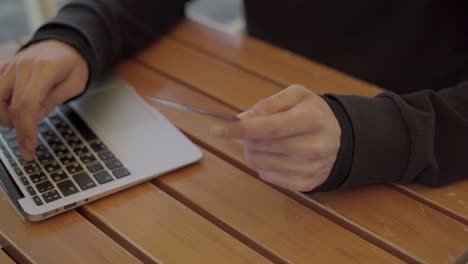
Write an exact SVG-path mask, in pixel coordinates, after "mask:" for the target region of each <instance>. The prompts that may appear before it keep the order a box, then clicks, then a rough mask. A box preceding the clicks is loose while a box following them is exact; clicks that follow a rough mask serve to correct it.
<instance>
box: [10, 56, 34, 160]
mask: <svg viewBox="0 0 468 264" xmlns="http://www.w3.org/2000/svg"><path fill="white" fill-rule="evenodd" d="M31 70H32V68H31V65H30V64H26V63H17V64H15V65H14V71H15V72H14V75H15V87H14V89H13V93H12V97H11V113H10V118H11V121H12V123H13V126H14V128H15V130H16V139H17V141H18V144H19V146H20V148H21V150H22V152H24V151H25V150H26V147H25V145H24V140H23V137H22V134H21V133H19V132H20V131H21V130H22V129H21V118H22V113H21V107H22V106H21V105H20V103H21V97H22V95H23V93H24V90H25V89H26V86H27V84H28V82H29V79H30V76H31Z"/></svg>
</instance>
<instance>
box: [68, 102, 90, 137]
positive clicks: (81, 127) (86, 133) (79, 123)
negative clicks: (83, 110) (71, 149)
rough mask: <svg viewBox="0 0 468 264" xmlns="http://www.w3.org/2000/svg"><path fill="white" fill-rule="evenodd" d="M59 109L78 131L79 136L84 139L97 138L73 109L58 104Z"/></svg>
mask: <svg viewBox="0 0 468 264" xmlns="http://www.w3.org/2000/svg"><path fill="white" fill-rule="evenodd" d="M60 110H62V113H63V114H64V115H65V116H66V117H67V118H68V119H69V120H70V122H71V123H72V124H73V126H74V127H75V128H76V130H78V131H79V132H80V134H81V136H82V137H83V138H84V139H85V140H86V141H91V140H94V139H97V136H96V135H95V134H94V133H93V131H91V129H89V127H88V125H86V123H85V122H84V121H83V120H82V119H81V117H80V116H79V115H78V114H77V113H75V111H73V110H72V109H71V107H70V106H68V105H62V106H60Z"/></svg>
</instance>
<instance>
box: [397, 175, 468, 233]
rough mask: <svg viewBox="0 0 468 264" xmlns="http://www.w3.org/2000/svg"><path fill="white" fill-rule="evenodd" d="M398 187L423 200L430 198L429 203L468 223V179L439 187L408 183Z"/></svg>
mask: <svg viewBox="0 0 468 264" xmlns="http://www.w3.org/2000/svg"><path fill="white" fill-rule="evenodd" d="M398 188H399V189H400V190H401V191H403V192H405V193H408V194H409V195H411V196H413V197H415V198H416V199H420V200H421V201H426V200H429V203H428V204H429V205H431V204H434V205H435V206H436V207H437V208H442V209H443V210H444V211H445V213H447V214H450V215H452V216H453V217H454V218H455V219H458V220H459V221H460V222H462V223H464V224H465V225H468V195H467V192H468V180H463V181H460V182H457V183H454V184H451V185H448V186H443V187H438V188H431V187H427V186H423V185H419V184H408V185H406V186H398Z"/></svg>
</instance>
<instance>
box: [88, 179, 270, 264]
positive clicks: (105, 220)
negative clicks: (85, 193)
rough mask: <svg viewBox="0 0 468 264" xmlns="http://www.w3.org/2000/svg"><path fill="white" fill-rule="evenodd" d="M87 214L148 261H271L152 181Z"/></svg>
mask: <svg viewBox="0 0 468 264" xmlns="http://www.w3.org/2000/svg"><path fill="white" fill-rule="evenodd" d="M182 171H187V170H182ZM84 211H86V215H87V216H89V218H90V219H93V220H92V221H93V223H95V224H96V225H97V226H98V227H100V228H103V229H104V230H106V231H107V232H106V233H107V234H110V235H112V237H113V238H114V239H116V240H117V241H119V243H124V244H128V246H127V247H126V248H128V249H129V250H131V251H132V252H133V253H134V254H136V255H144V259H145V260H146V262H153V263H158V262H160V263H210V262H211V263H271V262H270V261H268V260H267V259H266V258H264V257H262V256H261V255H259V254H258V253H256V252H255V251H254V250H252V249H250V248H248V247H247V246H246V245H244V244H242V243H241V242H239V241H238V240H236V239H235V238H233V237H231V236H230V235H229V234H227V233H225V232H223V230H221V229H219V228H217V227H216V226H214V225H213V224H211V223H210V222H209V221H207V220H206V219H204V218H203V217H200V216H199V215H198V214H196V213H195V212H193V211H191V210H190V209H189V208H187V207H185V206H184V205H183V204H181V203H179V202H178V201H177V200H175V199H173V198H171V197H169V196H168V195H167V194H166V193H164V192H163V191H161V190H159V189H158V188H157V187H156V186H154V185H151V184H149V183H145V184H140V185H139V186H136V187H134V188H131V189H129V190H126V191H123V192H121V193H119V194H118V195H113V196H111V197H108V198H105V199H102V200H100V201H98V202H95V203H93V204H91V205H88V206H86V207H85V208H84Z"/></svg>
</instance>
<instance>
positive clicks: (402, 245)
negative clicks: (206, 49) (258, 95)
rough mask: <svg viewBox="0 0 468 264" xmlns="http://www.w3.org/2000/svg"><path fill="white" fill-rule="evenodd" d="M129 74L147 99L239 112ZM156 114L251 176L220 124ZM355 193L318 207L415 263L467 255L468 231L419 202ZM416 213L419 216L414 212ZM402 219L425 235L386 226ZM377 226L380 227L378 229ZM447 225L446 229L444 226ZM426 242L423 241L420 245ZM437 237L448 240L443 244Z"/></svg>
mask: <svg viewBox="0 0 468 264" xmlns="http://www.w3.org/2000/svg"><path fill="white" fill-rule="evenodd" d="M155 61H156V60H155ZM142 67H144V66H142ZM129 68H130V67H126V69H127V70H126V71H124V72H122V71H121V72H122V73H123V75H124V76H125V77H126V79H127V80H129V81H130V82H131V83H132V84H140V83H142V86H137V87H138V90H139V91H142V92H143V94H144V95H153V96H158V97H162V98H167V99H169V100H174V101H178V102H182V103H185V104H189V105H199V106H204V107H207V108H209V109H212V110H215V111H219V112H224V113H228V114H234V113H235V110H233V109H232V108H230V107H226V106H224V105H223V104H222V103H220V102H217V101H216V100H213V99H210V98H208V97H207V96H204V95H203V94H200V93H198V92H196V91H195V90H193V89H190V88H187V87H185V86H183V85H181V84H179V83H176V82H174V81H171V80H168V79H167V78H165V77H163V76H162V75H159V74H157V73H155V74H153V75H152V76H149V75H147V74H145V73H144V72H141V70H138V69H135V70H132V71H129ZM146 70H147V71H149V70H150V69H148V68H146ZM206 85H208V86H209V82H208V81H207V82H206ZM158 109H160V111H162V112H163V114H165V115H166V116H167V117H168V118H169V119H170V120H172V122H174V123H175V124H176V125H177V126H178V127H180V128H181V129H182V130H184V131H185V132H187V133H188V134H189V135H191V136H192V137H193V138H194V139H195V140H196V141H197V142H200V143H202V144H203V145H205V146H208V147H209V148H211V149H212V150H214V151H215V152H216V153H220V154H221V156H223V157H227V159H228V160H230V161H232V162H234V164H236V165H238V166H240V167H241V168H243V169H244V170H247V171H248V168H247V166H246V165H245V163H244V160H243V158H242V156H243V152H242V148H241V146H240V144H238V143H236V142H234V141H229V140H222V139H216V138H213V137H211V136H209V133H208V128H209V127H210V126H212V125H213V124H214V122H217V121H216V120H214V119H211V118H206V117H204V116H200V115H196V114H192V113H186V112H182V111H179V110H173V109H171V108H168V107H164V106H160V105H158ZM354 192H357V193H358V195H356V197H355V199H354V200H355V202H354V203H349V197H348V195H345V194H346V191H345V192H343V193H336V192H335V193H331V194H328V195H330V196H324V197H323V198H321V199H317V201H319V202H320V203H322V204H325V205H327V206H329V207H330V208H331V209H332V210H334V211H336V212H337V213H338V214H340V215H342V216H344V217H346V218H347V219H349V220H351V221H353V222H355V223H357V224H358V225H359V226H361V227H363V229H365V230H368V233H370V234H374V236H375V238H374V240H377V241H378V242H382V243H384V246H385V247H386V248H393V249H394V250H400V249H401V250H402V251H403V253H402V254H405V255H407V256H410V257H412V258H413V259H422V260H425V261H427V262H429V263H439V262H438V261H439V260H441V259H445V258H446V256H447V255H456V254H457V253H460V252H461V251H462V250H463V249H464V246H465V245H466V244H468V233H466V232H465V231H464V230H465V228H466V226H465V225H463V224H461V223H458V222H456V221H454V220H453V219H451V218H449V217H446V216H444V215H443V214H441V213H439V212H437V211H435V210H433V209H431V208H429V207H427V206H426V205H424V204H422V203H420V202H418V201H415V200H413V199H410V198H409V197H407V196H404V195H402V194H401V193H399V192H398V191H396V190H394V189H392V188H389V187H387V186H385V185H375V186H372V188H371V189H367V188H362V189H359V190H354ZM295 195H297V194H295ZM318 197H320V196H318ZM311 198H313V197H311ZM381 200H384V201H393V200H394V201H399V202H401V203H404V204H405V205H407V206H406V207H402V208H398V207H393V208H390V209H388V208H386V207H379V206H378V201H381ZM368 203H369V204H375V203H377V204H375V207H376V208H377V209H378V210H377V209H376V210H361V209H362V208H361V206H362V205H365V204H368ZM414 208H416V209H418V210H413V209H414ZM419 210H424V212H425V213H426V214H424V215H423V214H420V213H419V212H420V211H419ZM395 213H397V214H395ZM401 214H405V215H407V216H408V218H405V219H402V221H403V222H404V221H409V222H408V223H406V225H413V222H412V221H414V223H420V224H419V225H416V226H415V227H414V228H415V229H414V232H415V233H418V234H419V233H420V234H421V235H418V236H414V234H415V233H411V232H407V230H406V228H405V225H402V226H398V225H387V224H386V223H394V222H395V221H397V220H398V218H395V216H396V217H398V216H400V215H401ZM377 216H378V217H380V218H379V221H380V219H383V221H384V222H385V221H386V223H382V222H379V221H377V220H376V217H377ZM426 216H430V217H426ZM411 219H412V220H411ZM379 224H380V226H378V225H379ZM447 224H448V227H447V226H446V225H447ZM427 227H430V230H431V232H426V228H427ZM390 234H391V235H390ZM363 235H367V234H363ZM371 236H372V235H371ZM422 237H424V238H425V239H423V240H421V238H422ZM439 237H443V238H445V239H439ZM447 238H450V239H449V241H450V243H445V242H446V240H447ZM452 238H453V239H452ZM421 241H424V243H421ZM433 248H437V250H430V249H433Z"/></svg>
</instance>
